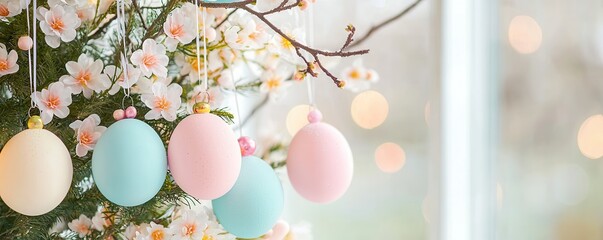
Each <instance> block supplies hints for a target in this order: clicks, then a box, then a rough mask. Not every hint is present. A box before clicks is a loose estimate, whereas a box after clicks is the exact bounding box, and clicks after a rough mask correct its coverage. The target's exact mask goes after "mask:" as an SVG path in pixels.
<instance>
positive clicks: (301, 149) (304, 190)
mask: <svg viewBox="0 0 603 240" xmlns="http://www.w3.org/2000/svg"><path fill="white" fill-rule="evenodd" d="M353 170H354V162H353V159H352V150H351V149H350V145H349V144H348V142H347V140H346V139H345V137H344V136H343V135H342V134H341V133H340V132H339V131H338V130H337V129H336V128H334V127H333V126H331V125H329V124H326V123H322V122H315V123H310V124H308V125H306V126H304V127H303V128H302V129H300V130H299V131H298V132H297V134H296V135H295V137H293V140H291V145H290V146H289V153H288V157H287V172H288V175H289V179H290V180H291V184H292V185H293V188H294V189H295V190H296V191H297V192H298V193H299V194H300V195H301V196H302V197H304V198H306V199H308V200H310V201H312V202H317V203H329V202H333V201H335V200H337V199H339V198H340V197H341V196H342V195H343V194H344V193H345V192H346V190H347V189H348V187H349V186H350V183H351V182H352V175H353Z"/></svg>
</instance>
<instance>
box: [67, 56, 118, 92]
mask: <svg viewBox="0 0 603 240" xmlns="http://www.w3.org/2000/svg"><path fill="white" fill-rule="evenodd" d="M65 67H66V68H67V72H69V74H70V75H63V76H62V77H61V78H60V79H59V81H61V82H63V83H64V84H65V86H67V88H69V90H71V93H72V94H80V93H82V92H83V93H84V97H85V98H88V99H90V97H91V96H92V93H93V92H97V93H100V92H101V91H103V90H107V89H108V88H109V87H110V86H111V80H109V77H108V76H107V75H105V74H101V72H102V71H103V61H101V60H100V59H97V60H96V61H94V59H92V58H91V57H88V56H86V55H85V54H82V55H80V57H79V58H78V59H77V62H74V61H69V62H67V64H65Z"/></svg>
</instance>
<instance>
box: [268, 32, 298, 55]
mask: <svg viewBox="0 0 603 240" xmlns="http://www.w3.org/2000/svg"><path fill="white" fill-rule="evenodd" d="M282 30H283V33H284V34H285V35H286V36H287V37H288V38H290V39H292V40H294V41H296V42H299V43H302V44H303V43H304V41H303V39H304V38H305V37H304V32H303V31H302V29H300V28H296V29H293V30H289V29H287V28H284V29H282ZM268 48H269V49H270V51H272V52H273V53H278V54H279V56H280V57H281V58H284V59H285V60H287V61H289V62H291V63H293V64H299V63H302V62H301V60H300V59H299V57H297V53H296V51H295V46H294V45H293V43H292V42H291V41H289V40H288V39H286V38H284V37H283V36H281V35H278V36H276V37H274V38H273V39H272V42H271V43H270V44H269V45H268Z"/></svg>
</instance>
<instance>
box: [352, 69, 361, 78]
mask: <svg viewBox="0 0 603 240" xmlns="http://www.w3.org/2000/svg"><path fill="white" fill-rule="evenodd" d="M350 78H352V79H359V78H360V71H358V70H356V69H354V70H352V71H351V72H350Z"/></svg>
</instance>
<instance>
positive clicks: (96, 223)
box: [92, 208, 111, 232]
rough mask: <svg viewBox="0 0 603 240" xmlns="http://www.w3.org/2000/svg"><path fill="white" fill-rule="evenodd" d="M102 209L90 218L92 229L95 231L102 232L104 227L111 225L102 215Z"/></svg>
mask: <svg viewBox="0 0 603 240" xmlns="http://www.w3.org/2000/svg"><path fill="white" fill-rule="evenodd" d="M103 211H104V208H100V209H99V210H98V211H97V212H96V214H94V217H92V228H93V229H95V230H97V231H100V232H102V231H104V230H105V228H106V227H108V226H110V225H111V220H110V219H109V218H107V217H106V215H105V214H104V213H103Z"/></svg>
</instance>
